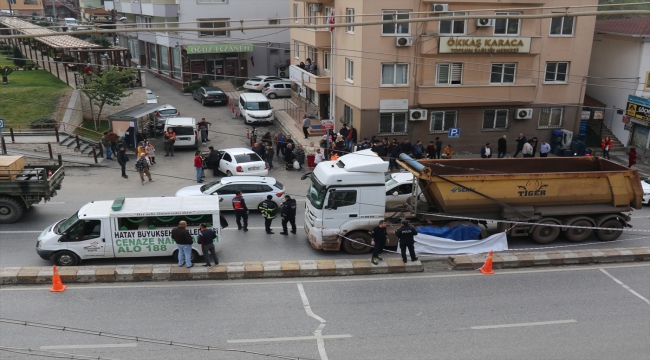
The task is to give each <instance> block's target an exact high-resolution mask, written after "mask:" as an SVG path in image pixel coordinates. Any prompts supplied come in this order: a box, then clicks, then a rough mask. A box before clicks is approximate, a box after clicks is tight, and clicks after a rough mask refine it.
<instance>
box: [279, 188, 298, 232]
mask: <svg viewBox="0 0 650 360" xmlns="http://www.w3.org/2000/svg"><path fill="white" fill-rule="evenodd" d="M280 216H281V217H282V232H281V233H280V234H282V235H289V233H288V232H287V223H291V233H292V234H295V233H296V200H294V199H292V198H291V196H289V195H285V196H284V202H283V203H282V211H281V213H280Z"/></svg>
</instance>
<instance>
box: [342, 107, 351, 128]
mask: <svg viewBox="0 0 650 360" xmlns="http://www.w3.org/2000/svg"><path fill="white" fill-rule="evenodd" d="M352 114H353V113H352V108H351V107H349V106H348V105H343V123H344V124H345V125H348V126H350V125H352V120H353V118H352Z"/></svg>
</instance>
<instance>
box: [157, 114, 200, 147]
mask: <svg viewBox="0 0 650 360" xmlns="http://www.w3.org/2000/svg"><path fill="white" fill-rule="evenodd" d="M169 128H173V129H174V132H176V142H175V143H174V148H194V149H198V148H199V133H198V123H197V122H196V119H195V118H189V117H175V118H167V119H166V120H165V131H167V129H169Z"/></svg>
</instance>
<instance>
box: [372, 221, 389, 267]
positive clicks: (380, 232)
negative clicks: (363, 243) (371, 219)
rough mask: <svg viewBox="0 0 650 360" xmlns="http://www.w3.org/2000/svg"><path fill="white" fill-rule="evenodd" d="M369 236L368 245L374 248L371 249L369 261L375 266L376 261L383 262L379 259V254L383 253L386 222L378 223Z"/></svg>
mask: <svg viewBox="0 0 650 360" xmlns="http://www.w3.org/2000/svg"><path fill="white" fill-rule="evenodd" d="M371 235H372V242H371V243H370V245H373V246H374V248H373V249H372V260H370V261H371V262H372V263H373V264H375V265H377V259H379V260H384V258H382V257H381V252H382V251H384V246H386V221H385V220H381V221H379V225H378V226H375V228H373V229H372V231H371Z"/></svg>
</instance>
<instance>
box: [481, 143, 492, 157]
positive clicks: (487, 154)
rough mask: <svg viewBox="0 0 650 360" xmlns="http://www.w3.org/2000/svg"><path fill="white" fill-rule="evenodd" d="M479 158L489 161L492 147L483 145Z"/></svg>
mask: <svg viewBox="0 0 650 360" xmlns="http://www.w3.org/2000/svg"><path fill="white" fill-rule="evenodd" d="M481 157H482V158H483V159H490V158H491V157H492V147H490V143H487V144H485V146H483V147H482V148H481Z"/></svg>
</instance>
